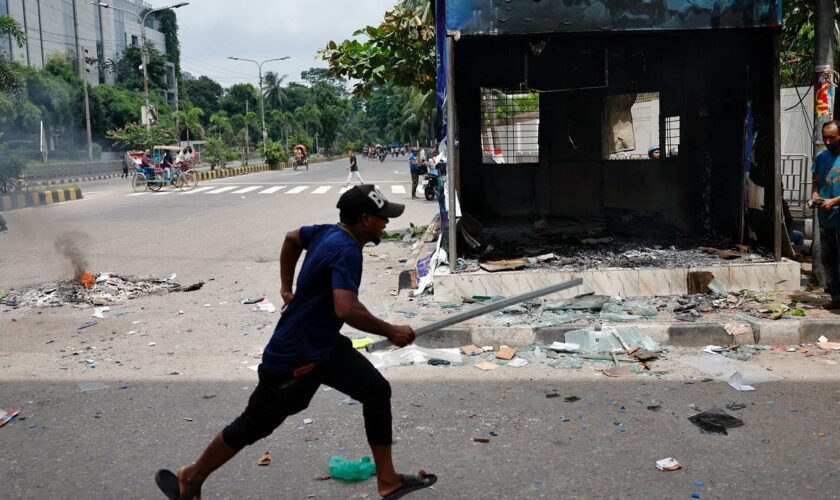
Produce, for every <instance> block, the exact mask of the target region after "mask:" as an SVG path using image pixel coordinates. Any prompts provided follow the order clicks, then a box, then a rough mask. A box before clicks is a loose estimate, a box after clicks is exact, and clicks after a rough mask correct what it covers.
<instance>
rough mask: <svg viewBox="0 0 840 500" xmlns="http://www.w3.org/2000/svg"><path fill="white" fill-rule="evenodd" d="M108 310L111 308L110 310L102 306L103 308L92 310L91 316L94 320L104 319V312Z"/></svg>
mask: <svg viewBox="0 0 840 500" xmlns="http://www.w3.org/2000/svg"><path fill="white" fill-rule="evenodd" d="M110 310H111V308H110V307H108V306H104V307H97V308H95V309H94V310H93V314H92V316H93V317H94V318H104V317H105V312H106V311H110Z"/></svg>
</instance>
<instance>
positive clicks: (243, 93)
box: [219, 83, 259, 116]
mask: <svg viewBox="0 0 840 500" xmlns="http://www.w3.org/2000/svg"><path fill="white" fill-rule="evenodd" d="M258 99H259V92H258V91H257V88H256V87H254V86H253V85H251V84H250V83H237V84H235V85H231V87H230V88H229V89H228V90H227V92H225V95H224V96H222V98H221V99H220V100H219V104H220V106H221V109H223V110H225V111H226V112H227V114H229V115H231V116H233V115H239V114H243V113H245V103H246V102H247V103H248V110H249V111H257V110H258V109H259V108H258V107H257V106H258V102H259V100H258Z"/></svg>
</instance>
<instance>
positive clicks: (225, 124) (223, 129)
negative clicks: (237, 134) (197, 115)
mask: <svg viewBox="0 0 840 500" xmlns="http://www.w3.org/2000/svg"><path fill="white" fill-rule="evenodd" d="M210 125H211V126H212V127H213V130H214V131H215V132H216V138H217V139H219V140H221V138H222V135H223V134H224V136H225V138H227V137H228V135H230V132H231V123H230V116H228V114H227V111H225V110H223V109H220V110H219V111H216V112H215V113H213V114H212V115H210Z"/></svg>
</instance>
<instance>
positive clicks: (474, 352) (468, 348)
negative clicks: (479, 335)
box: [461, 344, 482, 356]
mask: <svg viewBox="0 0 840 500" xmlns="http://www.w3.org/2000/svg"><path fill="white" fill-rule="evenodd" d="M461 353H463V354H464V356H478V355H479V354H481V353H482V350H481V348H480V347H478V346H475V345H472V344H470V345H465V346H461Z"/></svg>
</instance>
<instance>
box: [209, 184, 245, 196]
mask: <svg viewBox="0 0 840 500" xmlns="http://www.w3.org/2000/svg"><path fill="white" fill-rule="evenodd" d="M238 187H239V186H225V187H223V188H219V189H214V190H213V191H207V194H219V193H224V192H225V191H230V190H231V189H236V188H238Z"/></svg>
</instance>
